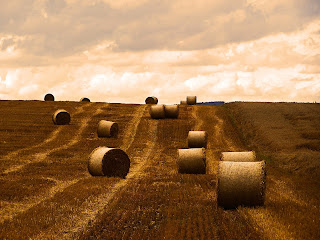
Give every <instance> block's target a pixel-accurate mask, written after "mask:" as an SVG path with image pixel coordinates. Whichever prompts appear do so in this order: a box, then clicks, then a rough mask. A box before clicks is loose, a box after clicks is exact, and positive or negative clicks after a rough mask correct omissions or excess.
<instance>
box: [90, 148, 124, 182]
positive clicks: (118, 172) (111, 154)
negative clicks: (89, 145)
mask: <svg viewBox="0 0 320 240" xmlns="http://www.w3.org/2000/svg"><path fill="white" fill-rule="evenodd" d="M129 168H130V159H129V157H128V155H127V154H126V153H125V152H124V151H123V150H121V149H119V148H108V147H98V148H96V149H94V150H93V151H92V152H91V154H90V156H89V160H88V170H89V173H90V174H91V175H92V176H108V177H121V178H125V176H126V175H127V174H128V172H129Z"/></svg>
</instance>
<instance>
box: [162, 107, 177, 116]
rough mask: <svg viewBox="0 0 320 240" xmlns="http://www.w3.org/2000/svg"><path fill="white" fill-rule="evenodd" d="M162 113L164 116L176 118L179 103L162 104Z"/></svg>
mask: <svg viewBox="0 0 320 240" xmlns="http://www.w3.org/2000/svg"><path fill="white" fill-rule="evenodd" d="M164 113H165V117H166V118H178V116H179V105H164Z"/></svg>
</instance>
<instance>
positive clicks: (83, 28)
mask: <svg viewBox="0 0 320 240" xmlns="http://www.w3.org/2000/svg"><path fill="white" fill-rule="evenodd" d="M319 13H320V2H319V1H317V0H307V1H304V2H301V1H299V0H285V1H275V0H270V1H266V0H242V1H233V2H232V3H231V2H230V1H223V0H218V1H209V0H201V1H195V0H194V1H184V0H174V1H160V0H152V1H151V0H136V1H133V0H121V1H111V0H94V1H92V0H90V1H89V0H50V1H49V0H27V1H21V0H12V1H8V2H6V3H5V4H2V6H1V8H0V29H1V31H0V77H1V79H0V98H1V99H43V96H44V95H45V94H46V93H47V92H52V93H53V94H54V95H55V96H56V98H57V99H58V100H75V101H78V100H79V99H80V98H81V97H84V96H86V97H89V98H90V99H92V100H93V101H115V102H139V103H142V102H144V99H145V98H146V97H147V96H149V95H156V96H158V97H159V99H160V102H163V103H170V102H179V101H180V100H181V99H182V98H184V97H185V96H186V95H188V94H196V95H198V96H199V97H198V99H199V100H200V101H211V100H225V101H233V100H263V101H315V100H316V101H319V100H320V99H319V97H320V96H319V92H320V86H319V84H320V80H319V76H320V64H319V62H320V61H319V60H320V57H319V56H320V50H319V49H320V44H319V43H320V18H319Z"/></svg>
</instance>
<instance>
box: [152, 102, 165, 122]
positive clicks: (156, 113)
mask: <svg viewBox="0 0 320 240" xmlns="http://www.w3.org/2000/svg"><path fill="white" fill-rule="evenodd" d="M149 113H150V116H151V118H155V119H160V118H165V112H164V105H152V106H151V107H150V110H149Z"/></svg>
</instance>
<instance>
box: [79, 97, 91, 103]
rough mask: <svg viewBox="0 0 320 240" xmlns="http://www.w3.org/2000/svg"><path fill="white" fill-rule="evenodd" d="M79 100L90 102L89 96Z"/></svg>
mask: <svg viewBox="0 0 320 240" xmlns="http://www.w3.org/2000/svg"><path fill="white" fill-rule="evenodd" d="M80 102H90V99H89V98H86V97H83V98H81V99H80Z"/></svg>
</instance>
